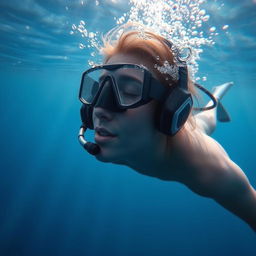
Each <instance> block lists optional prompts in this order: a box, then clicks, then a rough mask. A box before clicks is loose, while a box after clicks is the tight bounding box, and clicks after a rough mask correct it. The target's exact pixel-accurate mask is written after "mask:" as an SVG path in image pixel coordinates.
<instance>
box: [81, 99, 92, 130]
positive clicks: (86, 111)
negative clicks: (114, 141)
mask: <svg viewBox="0 0 256 256" xmlns="http://www.w3.org/2000/svg"><path fill="white" fill-rule="evenodd" d="M92 111H93V108H92V107H90V106H87V105H85V104H83V105H82V107H81V109H80V116H81V120H82V123H83V124H84V125H85V126H86V127H87V128H89V129H93V119H92Z"/></svg>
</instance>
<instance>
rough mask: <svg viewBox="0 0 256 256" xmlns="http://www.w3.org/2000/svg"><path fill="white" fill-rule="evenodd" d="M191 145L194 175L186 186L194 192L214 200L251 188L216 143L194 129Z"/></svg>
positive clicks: (235, 165) (238, 169)
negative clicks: (235, 191)
mask: <svg viewBox="0 0 256 256" xmlns="http://www.w3.org/2000/svg"><path fill="white" fill-rule="evenodd" d="M190 143H191V146H190V147H191V148H192V149H193V150H192V152H193V155H191V157H192V158H193V162H192V163H193V166H194V170H195V172H194V173H193V178H192V179H190V180H189V181H187V183H186V185H187V186H188V187H189V188H190V189H191V190H193V191H194V192H196V193H198V194H200V195H203V196H207V197H211V198H213V197H217V196H218V194H219V193H221V194H222V195H224V194H225V193H232V192H234V191H232V190H235V189H240V190H241V189H242V188H243V187H244V188H245V187H246V186H248V180H247V178H246V176H245V174H244V172H243V171H242V170H241V168H240V167H239V166H238V165H237V164H236V163H234V162H233V161H232V160H231V159H230V157H229V156H228V154H227V152H226V151H225V149H224V148H223V147H222V146H221V145H220V144H219V143H218V142H217V141H216V140H214V139H213V138H211V137H209V136H208V135H206V134H205V133H203V132H201V131H198V130H194V131H193V138H192V139H191V140H190Z"/></svg>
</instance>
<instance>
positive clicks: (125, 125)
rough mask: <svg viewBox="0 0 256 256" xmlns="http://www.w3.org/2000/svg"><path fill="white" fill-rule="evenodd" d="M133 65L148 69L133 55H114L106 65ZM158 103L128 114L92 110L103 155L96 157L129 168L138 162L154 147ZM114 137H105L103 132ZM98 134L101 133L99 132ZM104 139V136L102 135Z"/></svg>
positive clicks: (127, 112) (100, 109) (128, 110)
mask: <svg viewBox="0 0 256 256" xmlns="http://www.w3.org/2000/svg"><path fill="white" fill-rule="evenodd" d="M117 63H134V64H143V65H144V66H146V67H147V66H148V65H147V63H146V62H145V61H144V62H142V61H141V60H140V59H138V58H136V57H135V56H131V55H121V54H118V55H114V56H113V57H111V58H110V59H109V61H108V63H107V64H117ZM155 109H156V101H154V100H152V101H150V102H149V103H147V104H145V105H142V106H139V107H137V108H133V109H127V110H126V111H125V112H112V111H110V110H108V109H105V108H102V107H95V108H94V110H93V123H94V129H96V131H95V141H96V143H97V144H98V145H99V146H100V148H101V151H100V153H99V154H98V155H96V157H97V159H98V160H100V161H103V162H113V163H120V164H126V163H129V162H131V161H136V158H138V159H139V157H140V154H141V153H142V152H143V151H145V149H148V148H150V147H152V146H153V141H154V140H155V139H156V134H157V131H156V129H155V125H154V116H155ZM100 128H102V129H105V130H107V131H108V132H110V133H111V134H113V135H114V136H104V130H100ZM97 131H98V132H97ZM100 134H101V135H103V136H101V135H100Z"/></svg>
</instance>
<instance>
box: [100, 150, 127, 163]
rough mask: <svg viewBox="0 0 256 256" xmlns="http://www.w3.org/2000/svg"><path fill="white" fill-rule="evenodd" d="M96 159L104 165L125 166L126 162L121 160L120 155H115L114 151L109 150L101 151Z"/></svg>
mask: <svg viewBox="0 0 256 256" xmlns="http://www.w3.org/2000/svg"><path fill="white" fill-rule="evenodd" d="M95 157H96V159H97V160H99V161H100V162H104V163H113V164H122V165H124V164H125V161H123V160H121V159H120V155H117V154H115V153H114V152H113V151H112V152H109V151H108V150H103V149H101V151H100V153H99V154H97V155H96V156H95Z"/></svg>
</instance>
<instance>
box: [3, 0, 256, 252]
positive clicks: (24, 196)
mask: <svg viewBox="0 0 256 256" xmlns="http://www.w3.org/2000/svg"><path fill="white" fill-rule="evenodd" d="M87 2H88V1H87ZM92 2H94V1H91V2H90V3H88V5H87V7H83V9H81V8H80V9H79V6H78V5H75V1H73V2H72V1H64V0H59V1H24V3H23V6H22V4H18V3H19V2H17V3H16V2H15V1H13V2H12V3H9V2H7V1H1V6H0V7H1V10H3V11H1V26H0V28H1V43H0V46H1V54H0V57H1V71H0V75H1V85H0V122H1V126H0V127H1V128H0V136H1V137H0V143H1V148H0V255H1V256H2V255H3V256H14V255H15V256H16V255H17V256H18V255H19V256H20V255H26V256H30V255H31V256H32V255H55V256H57V255H62V256H63V255H69V256H75V255H77V256H78V255H79V256H80V255H86V256H102V255H112V256H114V255H118V256H119V255H121V256H126V255H127V256H128V255H129V256H130V255H147V256H151V255H152V256H158V255H161V256H165V255H173V256H176V255H182V256H183V255H184V256H187V255H188V256H189V255H196V256H200V255H207V256H211V255H214V256H215V255H220V256H222V255H223V256H224V255H225V256H226V255H255V253H256V246H255V234H254V233H253V231H252V230H251V229H250V228H249V227H248V226H247V225H246V224H245V223H244V222H242V221H241V220H240V219H238V218H237V217H236V216H234V215H232V214H231V213H229V212H228V211H226V210H225V209H223V208H222V207H220V206H219V205H217V204H216V203H215V202H214V201H213V200H210V199H206V198H202V197H200V196H197V195H195V194H193V193H192V192H191V191H189V190H188V189H187V188H186V187H185V186H183V185H181V184H178V183H173V182H163V181H160V180H157V179H153V178H150V177H146V176H142V175H140V174H138V173H136V172H134V171H132V170H130V169H129V168H126V167H122V166H117V165H112V164H103V163H100V162H98V161H96V160H95V159H94V158H93V157H91V156H89V155H88V154H86V153H85V152H84V151H83V149H82V148H81V147H80V145H79V143H78V141H77V133H78V129H79V126H80V118H79V108H80V103H79V101H78V99H77V93H78V88H79V81H80V75H81V72H82V70H83V69H84V68H85V67H86V66H88V65H87V57H88V55H89V52H82V51H81V50H80V49H79V48H78V44H79V42H80V38H79V37H78V36H74V37H72V36H71V35H69V31H70V27H71V24H72V23H75V22H77V21H79V20H80V19H84V20H86V21H88V23H90V24H94V26H96V27H97V26H98V27H99V28H100V27H101V26H103V25H102V23H101V22H99V21H101V20H102V19H101V18H99V17H104V15H106V16H105V20H108V16H107V14H108V12H107V11H106V8H103V7H104V6H103V7H102V5H99V6H98V7H95V5H94V3H92ZM106 2H107V1H106ZM219 3H221V2H219ZM26 5H27V7H26ZM65 6H69V10H68V11H69V12H68V11H67V10H66V9H65ZM72 6H73V7H72ZM29 7H30V8H29ZM32 7H33V8H34V9H33V8H32ZM39 7H40V8H39ZM90 8H91V9H92V10H94V11H95V10H98V11H97V13H95V16H97V18H95V17H93V16H92V15H91V13H92V12H91V11H90V10H91V9H90ZM95 8H96V9H95ZM97 8H99V9H97ZM108 8H110V9H108V10H110V11H109V12H111V13H114V14H115V13H118V12H123V11H124V10H125V7H124V6H123V5H122V6H121V5H118V4H117V5H116V6H115V5H114V4H111V3H110V1H109V6H108ZM224 8H226V9H225V10H224V13H220V14H219V16H218V15H217V14H216V17H215V16H214V15H213V14H212V20H213V21H214V20H215V19H216V21H217V20H218V21H219V20H220V19H222V20H221V21H219V22H220V23H221V22H222V23H221V24H229V25H230V30H229V31H230V33H231V34H230V37H229V38H227V37H223V38H222V37H221V36H220V37H219V38H217V39H216V40H217V43H216V46H215V48H214V49H208V51H207V49H206V50H205V53H204V54H203V56H202V59H201V62H200V74H203V75H207V77H208V80H207V82H205V84H204V85H205V86H206V87H208V88H211V87H212V86H213V85H217V84H220V83H222V82H226V81H234V83H235V86H234V87H233V88H232V90H231V91H230V92H229V93H228V94H227V96H225V98H224V100H223V103H224V105H225V106H226V108H227V109H228V110H229V113H230V115H231V117H232V122H230V123H228V124H222V123H221V124H218V127H217V129H216V131H215V133H214V135H213V137H214V138H215V139H217V140H218V141H219V142H220V143H221V144H222V145H223V147H224V148H225V149H226V151H227V152H228V154H229V155H230V157H231V158H232V160H234V161H235V162H236V163H237V164H238V165H239V166H240V167H241V168H242V169H243V170H244V172H245V173H246V175H247V176H248V178H249V180H250V182H251V184H252V185H253V186H254V187H256V169H255V153H256V152H255V145H256V128H255V124H256V115H255V95H256V88H255V82H256V79H255V71H256V69H255V64H254V60H255V57H256V56H255V46H256V43H255V23H256V22H255V18H254V17H256V16H255V14H256V5H255V3H253V1H249V0H248V1H244V2H243V4H241V3H240V1H225V7H224ZM24 10H26V11H24ZM227 10H229V11H228V12H227ZM104 11H105V13H104ZM65 12H66V13H65ZM32 14H33V15H32ZM50 14H52V15H55V16H51V15H50ZM75 14H76V15H75ZM47 15H48V16H47ZM90 15H91V16H90ZM62 16H63V17H62ZM43 17H48V18H49V19H48V20H44V18H43ZM57 18H59V20H60V21H61V22H60V23H58V22H57V21H58V19H57ZM51 20H52V21H51ZM62 21H68V22H69V23H68V24H65V25H63V22H62ZM44 22H45V23H44ZM51 22H52V23H51ZM108 22H109V25H107V24H104V25H105V29H104V32H105V31H107V29H109V28H110V27H109V28H108V26H113V25H114V22H113V21H112V19H109V20H108ZM111 22H112V23H111ZM61 24H62V25H63V26H62V25H61ZM7 25H8V26H9V27H8V26H7ZM26 25H29V26H30V29H29V31H31V30H33V31H31V32H29V33H31V34H29V35H28V34H27V33H28V32H27V29H25V30H24V31H22V30H21V28H22V27H23V28H24V26H26ZM91 26H92V25H91ZM92 27H93V26H92ZM12 28H13V30H12ZM58 28H59V29H62V30H61V31H57V29H58ZM33 34H35V36H33ZM39 34H41V35H39ZM46 35H47V36H49V38H47V36H46ZM22 37H25V39H22ZM39 38H41V40H42V41H40V42H36V41H33V40H36V39H39ZM22 40H23V41H24V43H23V44H22ZM225 40H226V41H225ZM46 55H56V56H68V59H67V60H65V59H61V58H59V59H58V58H51V57H49V56H48V58H46V57H43V56H46ZM86 56H87V57H86ZM91 136H92V134H91Z"/></svg>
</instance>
